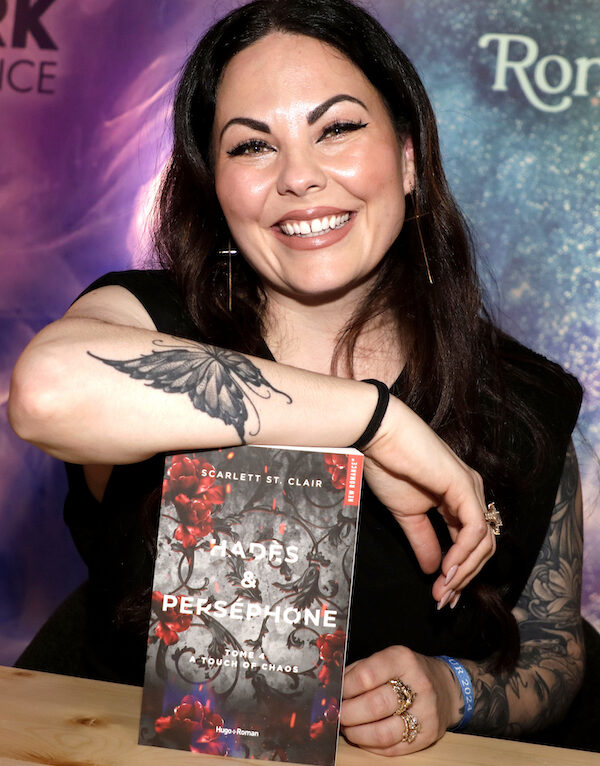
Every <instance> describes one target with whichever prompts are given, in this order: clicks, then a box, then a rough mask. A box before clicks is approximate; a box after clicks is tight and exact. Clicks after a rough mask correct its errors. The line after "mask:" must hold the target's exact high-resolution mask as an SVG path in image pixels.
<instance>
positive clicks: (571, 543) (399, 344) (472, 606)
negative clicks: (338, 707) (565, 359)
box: [10, 0, 589, 754]
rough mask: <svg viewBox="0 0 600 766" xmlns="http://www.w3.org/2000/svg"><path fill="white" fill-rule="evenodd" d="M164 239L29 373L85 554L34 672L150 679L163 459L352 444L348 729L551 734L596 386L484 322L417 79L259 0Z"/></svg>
mask: <svg viewBox="0 0 600 766" xmlns="http://www.w3.org/2000/svg"><path fill="white" fill-rule="evenodd" d="M156 250H157V255H158V259H159V263H160V264H161V267H162V268H161V269H156V270H153V271H145V272H124V273H113V274H109V275H106V276H105V277H103V278H101V279H100V280H98V281H97V282H95V283H94V284H93V285H91V286H90V287H89V288H88V290H86V291H85V293H84V294H83V295H82V296H80V298H79V299H78V300H77V301H76V302H75V303H74V304H73V306H72V307H71V308H70V309H69V311H68V312H67V314H66V315H65V317H63V318H62V319H60V320H59V321H57V322H55V323H54V324H52V325H50V326H49V327H47V328H46V329H44V330H43V331H42V332H41V333H40V334H39V335H38V336H37V337H36V338H35V339H34V340H33V341H32V343H31V344H30V346H29V347H28V348H27V349H26V350H25V352H24V354H23V355H22V357H21V359H20V361H19V363H18V365H17V367H16V369H15V373H14V375H13V381H12V390H11V399H10V417H11V421H12V423H13V426H14V428H15V429H16V430H17V432H18V433H19V434H20V435H22V436H23V438H26V439H28V440H30V441H31V442H33V443H35V444H37V445H38V446H40V447H42V448H43V449H45V450H47V451H48V452H50V453H51V454H54V455H56V456H58V457H61V458H62V459H64V460H66V461H68V463H69V465H68V473H69V478H70V492H69V497H68V499H67V506H66V518H67V522H68V523H69V525H70V527H71V530H72V532H73V535H74V538H75V540H76V542H77V544H78V547H79V549H80V551H81V552H82V555H83V556H84V558H85V560H86V563H87V564H88V565H89V568H90V580H89V583H88V584H87V586H86V589H85V591H83V592H82V593H83V596H82V597H80V598H79V599H78V601H77V604H76V608H77V610H78V611H77V614H78V616H79V617H78V620H77V621H76V622H75V621H73V620H71V619H70V615H71V614H72V613H73V612H72V611H70V609H74V608H75V607H73V606H71V607H65V608H64V609H63V610H62V611H61V612H59V613H58V614H57V615H56V616H55V617H54V618H53V619H52V620H51V622H50V624H49V626H48V627H47V628H46V629H45V630H44V631H43V632H42V634H41V635H40V637H38V638H37V639H36V640H34V642H33V644H32V645H31V647H30V648H29V649H28V650H27V651H26V652H25V654H24V655H23V657H22V658H21V660H20V664H21V665H23V666H31V667H37V668H42V669H46V670H55V671H59V672H72V673H76V674H82V675H92V676H95V677H99V678H104V679H108V680H118V681H126V682H130V683H141V680H142V675H143V666H144V659H145V636H146V628H147V614H148V609H149V605H150V595H149V592H150V583H151V576H152V555H151V542H149V541H151V539H152V534H151V530H152V528H153V527H154V526H155V524H156V516H157V497H158V495H157V493H158V488H159V487H160V482H161V477H162V466H163V459H162V457H163V456H162V453H164V452H172V451H177V450H185V449H198V448H203V447H207V448H208V447H220V446H228V445H231V444H236V443H239V442H242V443H243V442H249V443H256V444H265V443H267V444H268V443H271V444H273V443H276V444H286V443H287V444H292V445H294V444H296V445H306V444H311V445H331V444H338V445H348V444H351V443H355V442H356V440H357V439H358V441H359V442H360V444H361V445H362V448H363V449H364V453H365V456H366V460H365V476H366V480H367V483H368V487H367V488H366V492H365V500H364V503H363V506H362V511H361V513H362V517H361V526H360V530H359V534H358V549H357V559H356V560H357V564H356V575H355V585H354V593H353V602H352V614H351V628H350V635H349V650H348V652H349V654H348V659H349V661H350V662H351V664H350V665H349V666H348V668H347V670H346V678H345V685H344V696H345V702H344V706H343V709H342V712H341V723H342V725H343V727H344V729H343V730H344V733H345V736H346V737H347V738H348V739H349V740H350V741H351V742H353V743H355V744H357V745H359V746H361V747H364V748H366V749H369V750H371V751H373V752H377V753H382V754H402V753H408V752H411V751H414V750H417V749H420V748H423V747H426V746H427V745H429V744H430V743H431V742H433V741H435V740H436V739H437V738H439V737H440V736H442V734H443V732H444V731H445V730H446V729H447V728H451V727H459V728H466V729H467V730H468V731H473V732H477V733H482V734H490V735H500V736H512V737H525V736H533V735H532V734H531V732H537V733H536V734H535V736H536V737H538V738H546V740H547V739H548V738H549V737H550V736H551V735H550V734H549V733H548V732H549V728H548V727H550V726H551V725H553V724H555V723H556V722H557V721H558V720H560V719H561V718H563V717H564V716H565V715H566V714H567V710H568V708H569V706H570V704H571V702H572V700H573V698H574V697H575V695H576V693H577V690H578V687H579V685H580V683H581V678H582V674H583V665H584V641H583V634H582V624H581V618H580V616H579V597H580V582H581V503H580V494H579V492H578V474H577V462H576V459H575V455H574V452H573V451H572V449H569V439H570V433H571V431H572V428H573V426H574V424H575V421H576V418H577V412H578V408H579V403H580V399H581V389H580V387H579V385H578V383H577V382H576V381H575V380H574V379H573V378H572V377H571V376H569V375H568V374H566V373H565V372H564V371H562V370H561V369H560V368H559V367H558V366H557V365H555V364H553V363H551V362H549V361H548V360H545V359H543V358H542V357H540V356H538V355H537V354H535V353H534V352H532V351H529V350H527V349H525V348H523V347H521V346H520V345H519V344H517V343H516V342H515V341H513V340H511V339H510V338H507V337H505V336H503V335H502V334H501V333H500V332H499V331H498V330H497V329H496V328H495V327H494V326H493V325H492V324H491V322H490V321H489V319H488V317H487V314H486V312H485V309H484V308H483V305H482V300H481V294H480V290H479V285H478V281H477V278H476V270H475V266H474V262H473V257H472V252H471V247H470V241H469V235H468V231H467V230H466V227H465V225H464V222H463V219H462V216H461V214H460V212H459V211H458V209H457V207H456V205H455V203H454V200H453V198H452V196H451V194H450V191H449V189H448V186H447V183H446V180H445V176H444V172H443V168H442V165H441V161H440V151H439V145H438V140H437V132H436V126H435V118H434V115H433V112H432V109H431V105H430V103H429V100H428V98H427V94H426V93H425V90H424V88H423V85H422V83H421V82H420V80H419V77H418V75H417V73H416V72H415V70H414V68H413V66H412V65H411V63H410V62H409V61H408V59H407V58H406V56H405V55H404V54H403V53H402V51H400V50H399V49H398V47H397V46H396V44H395V43H394V41H393V40H392V39H391V38H390V37H389V36H388V35H387V33H386V32H385V31H384V30H383V29H382V28H381V26H380V25H379V24H378V23H377V22H376V21H375V20H374V19H373V18H372V17H371V16H369V15H368V14H366V13H365V12H364V11H363V10H361V9H360V8H359V7H358V6H356V5H354V4H352V3H351V2H348V1H347V0H256V1H255V2H252V3H249V4H248V5H245V6H242V7H241V8H239V9H238V10H236V11H234V12H233V13H231V14H229V15H228V16H226V17H225V18H224V19H222V20H221V21H219V22H218V23H217V24H216V25H215V26H214V27H213V28H212V29H211V30H209V31H208V33H207V34H206V35H205V36H204V37H203V38H202V40H201V41H200V42H199V44H198V46H197V47H196V49H195V50H194V52H193V53H192V55H191V56H190V58H189V60H188V62H187V64H186V67H185V69H184V71H183V74H182V78H181V81H180V84H179V88H178V92H177V96H176V101H175V110H174V146H173V153H172V157H171V161H170V163H169V166H168V168H167V170H166V172H165V175H164V179H163V185H162V191H161V196H160V201H159V206H158V225H157V230H156ZM223 256H225V257H223ZM173 336H175V337H173ZM363 378H368V379H369V380H368V381H364V380H363V381H362V382H360V381H361V379H363ZM369 381H370V382H369ZM382 381H383V382H382ZM372 382H374V383H375V386H374V385H372ZM390 392H391V394H392V396H390V395H389V394H390ZM360 434H363V436H359V435H360ZM365 434H367V436H365ZM467 464H468V465H467ZM469 466H474V468H471V467H469ZM492 501H493V502H492ZM434 509H437V512H436V511H435V510H434ZM500 525H502V535H501V536H500V537H499V538H498V540H499V543H498V549H497V551H496V534H497V533H498V530H499V526H500ZM115 529H118V530H120V534H119V535H115V534H114V530H115ZM149 529H150V532H149V531H148V530H149ZM107 530H109V532H107ZM145 543H146V544H147V545H146V544H145ZM99 551H100V552H99ZM494 551H496V554H495V555H494V556H493V557H492V555H493V554H494ZM442 552H443V555H442ZM484 565H485V566H484ZM550 581H551V582H552V587H548V585H547V584H548V582H550ZM432 593H433V599H432V598H431V594H432ZM80 596H81V594H80ZM139 604H143V605H144V606H143V607H140V606H139ZM81 615H83V617H82V618H81ZM374 616H377V619H373V618H374ZM383 616H385V619H384V618H383ZM80 625H83V626H84V629H83V634H77V635H74V632H75V633H76V630H75V627H76V626H77V627H78V626H80ZM49 637H50V640H48V639H49ZM65 642H70V645H71V646H77V647H79V649H78V650H77V651H74V652H71V654H70V655H68V656H65V653H64V651H62V647H63V646H64V643H65ZM450 655H452V656H450ZM456 657H459V658H460V659H459V660H457V659H456ZM532 690H536V691H535V693H532ZM408 707H410V711H408ZM336 715H337V712H336ZM570 715H571V716H572V718H571V719H569V720H577V721H578V722H579V729H578V730H579V732H581V721H583V720H584V717H583V716H582V715H581V710H580V709H578V708H573V709H572V712H571V713H570ZM566 720H567V719H566ZM569 726H570V723H567V724H565V729H563V731H568V730H569ZM588 744H589V743H588Z"/></svg>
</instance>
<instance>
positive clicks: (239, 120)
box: [219, 117, 271, 140]
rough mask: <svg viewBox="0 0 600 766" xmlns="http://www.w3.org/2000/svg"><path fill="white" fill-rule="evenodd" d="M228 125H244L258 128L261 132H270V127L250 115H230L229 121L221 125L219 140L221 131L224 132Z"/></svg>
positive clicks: (221, 134) (254, 128)
mask: <svg viewBox="0 0 600 766" xmlns="http://www.w3.org/2000/svg"><path fill="white" fill-rule="evenodd" d="M230 125H245V126H246V127H248V128H252V130H259V131H260V132H261V133H270V132H271V128H270V127H269V126H268V125H267V123H266V122H261V121H260V120H253V119H252V118H251V117H232V118H231V120H229V122H227V123H226V124H225V126H224V127H223V130H222V131H221V133H220V135H219V140H220V139H221V138H223V133H225V131H226V130H227V128H228V127H229V126H230Z"/></svg>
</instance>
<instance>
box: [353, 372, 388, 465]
mask: <svg viewBox="0 0 600 766" xmlns="http://www.w3.org/2000/svg"><path fill="white" fill-rule="evenodd" d="M361 383H372V384H373V385H374V386H376V387H377V391H378V393H379V397H378V399H377V406H376V407H375V411H374V412H373V415H372V417H371V420H369V423H368V424H367V427H366V428H365V430H364V431H363V432H362V434H361V435H360V436H359V437H358V439H357V440H356V441H355V442H354V444H351V445H350V446H351V447H354V449H358V450H362V449H363V448H364V447H366V446H367V444H368V443H369V442H370V441H371V439H372V438H373V437H374V436H375V434H376V433H377V431H378V429H379V426H380V425H381V421H382V420H383V416H384V415H385V413H386V410H387V408H388V404H389V403H390V389H389V388H388V387H387V386H386V385H385V383H382V382H381V381H380V380H375V379H374V378H367V379H366V380H362V381H361Z"/></svg>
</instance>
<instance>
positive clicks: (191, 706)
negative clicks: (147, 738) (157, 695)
mask: <svg viewBox="0 0 600 766" xmlns="http://www.w3.org/2000/svg"><path fill="white" fill-rule="evenodd" d="M222 726H223V719H222V718H221V716H220V715H218V714H217V713H211V712H210V710H209V709H208V706H206V705H203V704H202V703H201V702H199V701H198V700H197V699H195V698H194V697H193V696H192V695H191V694H186V695H185V697H184V698H183V699H182V700H181V702H180V703H179V705H177V707H175V708H174V709H173V714H172V715H166V716H162V717H161V718H157V719H156V721H155V722H154V729H155V731H156V733H157V734H164V733H165V732H166V733H167V734H168V735H169V736H171V737H174V738H175V739H178V740H179V741H180V742H181V744H182V745H184V746H185V747H187V748H189V749H190V750H192V751H194V752H201V753H205V752H209V753H214V754H215V755H224V754H225V745H224V743H217V742H215V740H217V739H218V738H219V737H220V734H219V732H218V731H217V727H222ZM221 745H222V747H221Z"/></svg>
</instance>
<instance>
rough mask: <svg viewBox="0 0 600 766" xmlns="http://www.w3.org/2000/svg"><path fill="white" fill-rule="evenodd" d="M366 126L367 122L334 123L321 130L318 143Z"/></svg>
mask: <svg viewBox="0 0 600 766" xmlns="http://www.w3.org/2000/svg"><path fill="white" fill-rule="evenodd" d="M368 124H369V123H368V122H334V123H332V124H331V125H328V126H327V127H326V128H325V129H324V130H323V132H322V133H321V135H320V137H319V141H323V140H324V139H325V138H337V137H338V136H343V135H345V134H346V133H353V132H354V131H355V130H361V128H366V127H367V125H368ZM317 143H318V142H317Z"/></svg>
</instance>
